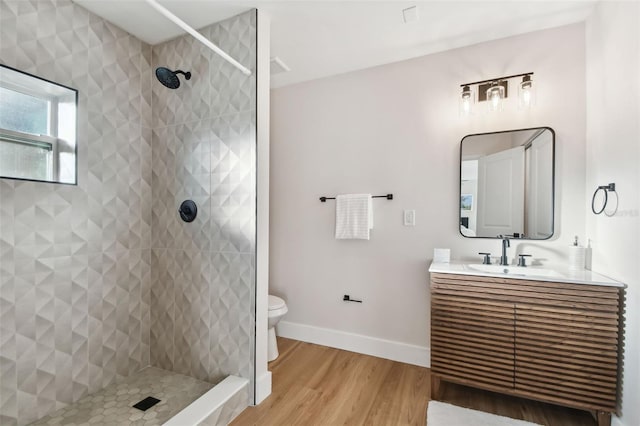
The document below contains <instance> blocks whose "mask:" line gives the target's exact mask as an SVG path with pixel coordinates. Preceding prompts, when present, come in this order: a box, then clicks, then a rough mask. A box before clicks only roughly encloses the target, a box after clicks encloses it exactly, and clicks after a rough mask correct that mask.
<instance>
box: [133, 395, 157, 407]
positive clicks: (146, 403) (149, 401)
mask: <svg viewBox="0 0 640 426" xmlns="http://www.w3.org/2000/svg"><path fill="white" fill-rule="evenodd" d="M158 402H160V400H159V399H157V398H154V397H152V396H148V397H146V398H145V399H143V400H142V401H140V402H137V403H135V404H134V405H133V408H137V409H138V410H142V411H147V410H148V409H149V408H151V407H153V406H154V405H156V404H157V403H158Z"/></svg>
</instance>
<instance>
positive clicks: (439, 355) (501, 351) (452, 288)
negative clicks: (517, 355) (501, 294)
mask: <svg viewBox="0 0 640 426" xmlns="http://www.w3.org/2000/svg"><path fill="white" fill-rule="evenodd" d="M436 281H437V280H434V281H433V282H432V286H431V342H432V344H431V371H432V372H433V373H434V374H436V375H438V376H440V377H442V378H443V379H445V380H447V379H449V380H453V381H456V382H459V383H468V384H472V385H482V386H483V387H485V388H488V389H495V390H505V389H513V384H514V381H513V380H514V376H513V374H514V366H515V362H514V340H515V339H514V327H515V321H514V304H513V303H509V302H500V301H492V300H488V299H486V297H485V298H478V297H477V296H474V295H473V294H470V291H472V290H470V289H469V288H468V287H467V288H457V287H463V286H464V285H463V284H461V285H458V284H455V283H446V282H442V281H441V282H436ZM463 290H464V291H463ZM485 296H486V295H485Z"/></svg>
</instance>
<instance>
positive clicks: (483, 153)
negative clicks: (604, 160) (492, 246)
mask: <svg viewBox="0 0 640 426" xmlns="http://www.w3.org/2000/svg"><path fill="white" fill-rule="evenodd" d="M554 187H555V132H554V131H553V129H551V128H550V127H536V128H531V129H520V130H507V131H501V132H493V133H480V134H474V135H467V136H465V137H464V138H462V141H461V142H460V205H459V209H458V212H459V229H460V233H461V234H462V235H463V236H464V237H467V238H497V237H498V236H499V235H509V236H514V237H515V238H524V239H530V240H546V239H549V238H551V237H552V236H553V232H554V202H555V200H554Z"/></svg>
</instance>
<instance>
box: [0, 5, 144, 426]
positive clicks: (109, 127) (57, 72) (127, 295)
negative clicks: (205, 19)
mask: <svg viewBox="0 0 640 426" xmlns="http://www.w3.org/2000/svg"><path fill="white" fill-rule="evenodd" d="M151 54H152V52H151V47H150V46H148V45H146V44H144V43H142V42H141V41H140V40H138V39H136V38H135V37H133V36H131V35H129V34H128V33H126V32H124V31H123V30H121V29H119V28H117V27H115V26H113V25H111V24H110V23H108V22H106V21H104V20H102V19H101V18H99V17H97V16H95V15H93V14H91V13H89V12H88V11H86V10H85V9H83V8H82V7H79V6H77V5H75V4H74V3H72V2H70V1H69V0H58V1H53V0H0V63H2V64H6V65H9V66H12V67H15V68H18V69H20V70H24V71H26V72H29V73H32V74H36V75H38V76H41V77H43V78H46V79H50V80H53V81H56V82H59V83H61V84H64V85H68V86H71V87H74V88H76V89H78V91H79V110H78V126H79V129H78V146H79V152H78V154H79V157H78V166H79V169H78V185H77V186H66V185H54V184H46V183H34V182H20V181H13V180H9V179H0V377H1V380H0V424H2V425H16V424H17V425H24V424H28V423H30V422H32V421H34V420H36V419H37V418H40V417H42V416H44V415H46V414H48V413H50V412H51V411H53V410H55V409H58V408H61V407H62V406H64V405H67V404H69V403H72V402H74V401H77V400H78V399H80V398H82V397H83V396H85V395H86V394H88V393H90V392H93V391H96V390H98V389H101V388H103V387H104V386H106V385H108V384H110V383H112V382H114V381H116V380H118V379H120V378H124V377H126V376H127V375H129V374H131V373H133V372H135V371H138V370H140V369H141V368H142V367H144V366H146V365H149V363H150V340H149V339H150V331H149V327H150V323H151V309H150V302H151V263H152V255H151V221H152V217H151V207H152V200H151V192H152V191H151V180H152V170H151V167H152V152H151V147H152V146H151V140H152V133H153V132H152V129H151V128H152V125H153V123H152V115H151V113H152V111H151V97H152V96H151V79H152V78H153V77H152V75H153V74H152V69H151Z"/></svg>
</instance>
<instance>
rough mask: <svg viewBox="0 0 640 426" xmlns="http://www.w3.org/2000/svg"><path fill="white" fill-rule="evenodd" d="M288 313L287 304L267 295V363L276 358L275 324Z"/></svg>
mask: <svg viewBox="0 0 640 426" xmlns="http://www.w3.org/2000/svg"><path fill="white" fill-rule="evenodd" d="M287 311H288V309H287V304H286V303H284V300H282V299H280V298H279V297H277V296H272V295H269V337H268V339H269V353H268V356H269V361H273V360H274V359H276V358H278V355H279V354H278V342H277V341H276V324H278V323H279V322H280V320H281V319H282V317H283V316H284V314H286V313H287Z"/></svg>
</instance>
